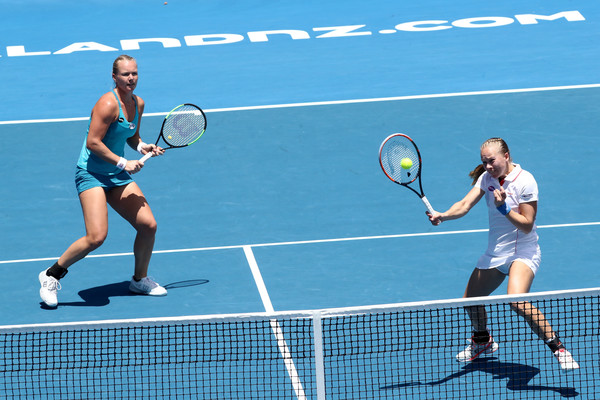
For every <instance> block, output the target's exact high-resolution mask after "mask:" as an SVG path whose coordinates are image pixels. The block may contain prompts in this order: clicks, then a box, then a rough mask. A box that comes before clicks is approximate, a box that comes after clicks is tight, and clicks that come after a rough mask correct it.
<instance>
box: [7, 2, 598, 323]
mask: <svg viewBox="0 0 600 400" xmlns="http://www.w3.org/2000/svg"><path fill="white" fill-rule="evenodd" d="M0 4H1V6H2V10H3V18H2V24H0V73H1V75H2V77H3V83H2V87H3V92H4V96H3V98H2V100H0V103H1V104H2V107H0V138H1V140H2V146H1V149H0V154H1V156H2V157H1V158H2V160H3V167H2V171H3V185H2V189H0V190H1V199H2V200H1V204H2V207H1V208H0V226H1V227H2V228H1V229H0V239H1V240H0V271H2V272H3V276H4V279H3V280H2V282H3V283H2V286H1V288H2V295H1V299H2V302H3V307H2V311H1V314H0V315H1V316H2V324H3V325H12V324H32V323H47V322H67V321H82V320H85V321H88V320H103V319H113V318H138V317H163V316H179V315H196V314H202V315H204V314H229V313H247V312H262V311H265V310H268V309H269V308H270V307H272V308H273V309H274V310H275V311H283V310H306V309H322V308H330V307H348V306H358V305H371V304H387V303H398V302H405V301H420V300H435V299H447V298H457V297H461V296H462V294H463V291H464V287H465V285H466V281H467V279H468V277H469V274H470V273H471V271H472V269H473V267H474V264H475V262H476V260H477V258H478V257H479V255H480V254H481V253H482V252H483V251H484V249H485V246H486V241H487V231H486V229H487V211H486V209H485V206H484V205H483V204H480V205H478V206H477V207H475V208H474V209H473V210H472V211H471V213H469V215H467V216H466V217H464V218H462V219H460V220H456V221H448V222H445V223H443V224H442V225H441V226H439V227H433V226H432V225H431V224H430V223H429V221H428V219H427V218H426V216H425V214H424V212H425V209H424V207H423V204H422V202H421V201H420V200H419V199H418V197H417V196H415V195H414V194H412V193H411V192H410V191H408V190H406V189H404V188H401V187H400V186H397V185H394V184H393V183H392V182H390V181H389V180H388V179H387V178H386V177H385V176H384V175H383V173H382V172H381V169H380V167H379V163H378V158H377V156H378V149H379V145H380V143H381V142H382V140H383V139H384V138H385V137H387V136H388V135H390V134H392V133H394V132H402V133H405V134H408V135H409V136H411V137H412V138H413V139H414V140H415V141H416V143H417V144H418V145H419V148H420V151H421V155H422V157H423V186H424V190H425V193H426V194H427V197H428V199H429V200H430V202H431V203H432V205H433V207H434V208H436V209H439V210H445V209H447V208H448V207H450V205H452V204H453V203H454V202H455V201H458V200H460V199H461V198H462V197H463V196H464V194H466V193H467V191H468V190H469V188H470V180H469V178H468V172H469V171H470V170H472V169H473V168H474V167H475V166H476V165H477V164H478V163H479V162H480V160H479V146H480V144H481V143H482V142H483V141H484V140H485V139H487V138H489V137H494V136H500V137H502V138H504V139H505V140H506V141H507V143H508V144H509V146H510V147H511V151H512V156H513V159H514V161H515V162H517V163H519V164H521V166H522V167H523V168H524V169H526V170H529V171H530V172H532V173H533V174H534V176H535V177H536V179H537V182H538V185H539V189H540V202H539V210H538V217H537V224H538V229H539V230H538V233H539V235H540V243H541V246H542V254H543V259H542V266H541V270H540V272H539V273H538V276H537V277H536V279H535V281H534V285H533V288H532V291H546V290H559V289H577V288H587V287H596V286H600V274H599V272H598V269H597V267H598V261H597V260H598V259H599V258H600V251H599V250H598V249H599V247H598V245H597V236H598V234H599V229H600V213H599V212H598V206H597V203H598V200H597V198H598V195H600V190H599V189H598V185H596V183H595V180H596V179H597V177H598V176H599V175H600V164H599V163H598V162H597V160H598V154H597V149H598V145H599V139H598V135H597V130H598V126H600V68H598V67H599V66H600V48H599V47H598V43H599V42H600V3H598V2H597V1H592V0H581V1H576V2H573V1H567V0H550V1H542V0H532V1H525V2H523V1H516V0H506V1H503V2H480V1H473V0H458V1H454V2H447V1H440V0H423V1H419V2H408V1H392V0H373V1H367V2H365V1H356V0H349V1H343V2H342V1H327V2H323V1H316V0H306V1H301V2H291V1H283V0H273V1H265V0H246V1H221V0H214V1H207V2H196V1H189V0H188V1H185V0H170V1H168V4H166V3H165V2H164V1H157V0H148V1H144V2H136V1H130V0H124V1H114V0H103V1H95V0H94V1H86V2H81V1H73V0H66V1H60V2H59V1H48V0H35V1H29V2H20V1H6V0H0ZM122 53H126V54H129V55H131V56H134V57H135V58H136V59H137V61H138V66H139V73H140V79H139V84H138V87H137V89H136V93H137V94H138V95H139V96H141V97H142V98H143V99H144V100H145V102H146V110H145V115H144V118H143V122H142V132H141V133H142V137H143V139H144V140H145V141H148V142H150V141H154V138H155V137H156V135H157V133H158V131H159V130H160V124H161V123H162V120H163V118H164V115H165V114H166V113H167V112H168V111H169V110H170V109H171V108H173V107H174V106H176V105H177V104H180V103H183V102H191V103H195V104H198V105H200V106H201V107H202V108H203V109H205V111H206V112H207V117H208V129H207V131H206V133H205V134H204V136H203V137H202V138H201V139H200V141H199V142H198V143H196V144H194V145H193V146H191V147H189V148H186V149H181V150H169V151H168V152H167V153H166V154H165V156H163V157H161V158H155V159H152V160H150V161H148V162H147V163H146V166H145V167H144V169H143V170H142V171H141V172H140V173H139V174H136V175H135V176H134V178H135V180H136V182H137V183H138V184H139V185H140V187H141V188H142V190H143V191H144V194H145V195H146V197H147V198H148V200H149V202H150V206H151V207H152V210H153V212H154V214H155V216H156V218H157V221H158V225H159V228H158V234H157V240H156V245H155V254H154V255H153V258H152V262H151V265H150V274H151V276H153V277H154V278H155V279H156V280H157V281H158V282H160V283H161V284H163V285H167V287H168V288H169V294H168V296H167V297H164V298H148V297H142V296H134V295H131V294H130V293H129V292H128V290H127V285H128V281H129V279H130V277H131V274H132V272H133V256H132V253H131V251H132V246H133V238H134V231H133V229H132V228H131V227H130V226H129V225H128V224H127V223H126V222H125V221H123V220H122V219H120V218H119V216H118V215H116V213H114V212H113V211H112V210H111V211H110V215H109V223H110V227H109V236H108V239H107V240H106V242H105V243H104V245H103V246H102V247H101V248H100V249H98V250H96V251H95V252H93V253H92V254H91V255H90V256H88V258H86V259H84V260H82V261H80V262H79V263H77V264H76V265H74V266H73V267H72V268H71V269H70V273H69V275H68V276H67V277H66V278H65V279H64V280H63V281H62V290H61V291H60V292H59V302H60V303H59V306H58V308H57V309H56V310H48V309H46V308H45V307H42V306H41V302H40V299H39V295H38V291H39V284H38V281H37V275H38V273H39V272H40V271H41V270H43V269H45V268H47V267H49V266H50V265H52V264H53V263H54V262H55V260H56V259H57V258H58V257H59V256H60V255H61V253H62V252H63V251H64V250H65V249H66V248H67V246H68V245H69V244H70V243H71V242H73V241H74V240H76V239H77V238H79V237H80V236H82V235H84V234H85V231H84V225H83V219H82V216H81V209H80V206H79V201H78V198H77V194H76V191H75V186H74V183H73V177H74V169H75V162H76V160H77V157H78V155H79V151H80V149H81V145H82V142H83V139H84V137H85V132H86V128H87V123H88V116H89V113H90V110H91V108H92V107H93V105H94V103H95V102H96V101H97V99H98V98H99V97H100V96H101V95H102V94H103V93H105V92H107V91H109V90H110V89H111V85H112V79H111V67H112V62H113V60H114V59H115V58H116V57H117V56H118V55H119V54H122ZM128 151H129V150H128ZM128 154H129V157H130V158H133V157H136V155H135V152H133V151H131V152H130V153H128ZM126 156H127V155H126ZM250 255H251V256H253V257H254V260H255V261H256V265H255V266H256V267H257V271H258V273H259V274H258V279H257V275H256V272H257V271H256V270H255V271H254V272H255V274H254V275H253V271H252V269H251V266H252V257H249V256H250ZM261 281H262V282H263V283H264V287H265V288H266V293H267V294H268V297H267V298H265V297H264V296H263V297H261V293H260V292H259V287H260V283H261ZM504 291H505V285H504V286H502V287H501V288H500V289H499V290H498V293H497V294H501V293H503V292H504Z"/></svg>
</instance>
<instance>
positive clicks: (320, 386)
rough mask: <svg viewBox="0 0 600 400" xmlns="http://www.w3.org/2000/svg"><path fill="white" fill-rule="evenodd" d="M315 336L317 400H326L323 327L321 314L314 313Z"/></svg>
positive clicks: (318, 312)
mask: <svg viewBox="0 0 600 400" xmlns="http://www.w3.org/2000/svg"><path fill="white" fill-rule="evenodd" d="M313 336H314V341H315V342H314V345H315V374H316V377H315V378H316V381H317V400H325V364H324V357H323V325H322V324H321V312H320V311H315V312H314V313H313Z"/></svg>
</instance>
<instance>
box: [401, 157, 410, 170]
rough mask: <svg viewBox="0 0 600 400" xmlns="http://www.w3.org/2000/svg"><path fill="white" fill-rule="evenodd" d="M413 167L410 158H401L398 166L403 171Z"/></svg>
mask: <svg viewBox="0 0 600 400" xmlns="http://www.w3.org/2000/svg"><path fill="white" fill-rule="evenodd" d="M412 165H413V162H412V160H411V159H410V158H408V157H407V158H403V159H402V160H400V166H401V167H402V168H404V169H410V168H411V167H412Z"/></svg>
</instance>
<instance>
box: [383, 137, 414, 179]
mask: <svg viewBox="0 0 600 400" xmlns="http://www.w3.org/2000/svg"><path fill="white" fill-rule="evenodd" d="M405 158H408V159H410V160H411V161H412V166H411V167H410V168H403V167H402V165H401V162H402V160H403V159H405ZM381 165H382V167H383V169H384V171H385V173H386V174H387V175H388V176H389V177H390V178H391V179H392V180H393V181H395V182H398V183H410V182H413V181H414V180H415V179H417V176H418V173H419V168H420V160H419V156H418V155H417V152H416V150H415V148H414V145H413V144H412V143H411V142H410V141H408V140H406V139H404V138H402V137H395V138H391V139H390V140H388V141H387V142H386V143H385V144H384V146H383V148H382V150H381Z"/></svg>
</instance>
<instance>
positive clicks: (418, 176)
mask: <svg viewBox="0 0 600 400" xmlns="http://www.w3.org/2000/svg"><path fill="white" fill-rule="evenodd" d="M398 136H402V137H404V138H406V139H408V141H409V142H410V143H411V144H412V145H413V147H414V148H415V153H416V154H417V158H418V159H419V168H418V169H417V173H416V174H415V177H414V178H413V179H412V180H411V181H410V182H398V181H396V180H395V179H394V178H392V177H391V176H390V175H389V174H388V173H387V171H386V170H385V167H384V166H383V161H382V159H381V156H382V152H383V148H384V146H385V144H386V143H387V142H388V141H389V140H390V139H392V138H394V137H398ZM379 166H380V167H381V170H382V171H383V173H384V174H385V176H387V177H388V178H389V180H391V181H392V182H394V183H396V184H398V185H400V186H404V187H405V188H407V189H410V190H412V191H413V192H414V193H415V194H416V195H417V196H419V198H420V199H421V200H422V201H423V204H425V207H426V208H427V211H429V212H430V213H431V214H433V213H434V210H433V207H432V206H431V204H430V203H429V200H428V199H427V197H426V196H425V193H424V192H423V184H422V182H421V170H422V168H423V162H422V160H421V152H420V151H419V148H418V147H417V144H416V143H415V141H414V140H412V139H411V137H410V136H408V135H405V134H404V133H393V134H391V135H389V136H388V137H386V138H385V139H384V140H383V142H381V146H379ZM400 167H401V166H400ZM416 180H418V181H419V191H417V190H416V189H415V188H413V187H412V186H410V184H411V183H413V182H414V181H416Z"/></svg>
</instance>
